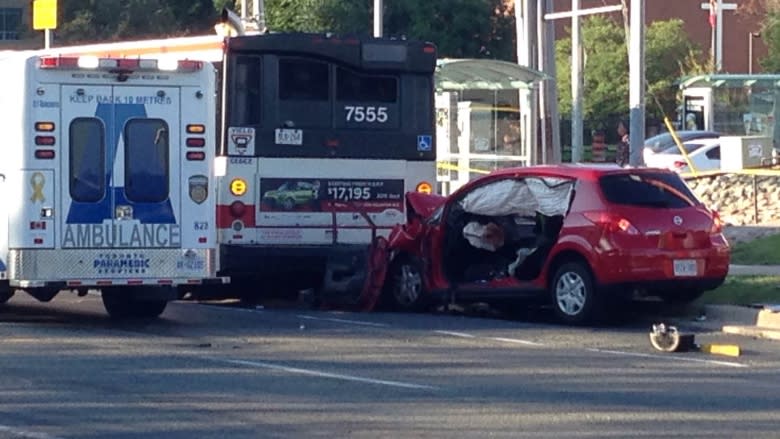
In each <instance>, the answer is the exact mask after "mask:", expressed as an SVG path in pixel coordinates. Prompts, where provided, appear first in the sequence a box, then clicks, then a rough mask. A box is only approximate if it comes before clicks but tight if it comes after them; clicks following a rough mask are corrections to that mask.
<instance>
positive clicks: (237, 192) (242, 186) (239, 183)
mask: <svg viewBox="0 0 780 439" xmlns="http://www.w3.org/2000/svg"><path fill="white" fill-rule="evenodd" d="M230 193H231V194H233V196H236V197H240V196H241V195H244V194H245V193H246V181H244V179H243V178H234V179H233V180H231V181H230Z"/></svg>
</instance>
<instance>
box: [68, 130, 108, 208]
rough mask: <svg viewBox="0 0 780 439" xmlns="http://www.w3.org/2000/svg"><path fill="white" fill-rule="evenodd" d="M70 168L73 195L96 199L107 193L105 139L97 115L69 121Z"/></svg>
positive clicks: (72, 196) (79, 198)
mask: <svg viewBox="0 0 780 439" xmlns="http://www.w3.org/2000/svg"><path fill="white" fill-rule="evenodd" d="M69 131H70V133H69V142H70V148H69V150H68V153H69V157H70V160H69V168H70V184H69V186H70V198H71V199H72V200H73V201H80V202H88V203H89V202H96V201H100V200H102V199H103V197H104V196H105V192H106V171H105V169H106V162H105V160H106V159H105V157H106V140H105V130H104V129H103V122H101V121H100V119H97V118H94V117H79V118H76V119H73V121H72V122H71V123H70V130H69Z"/></svg>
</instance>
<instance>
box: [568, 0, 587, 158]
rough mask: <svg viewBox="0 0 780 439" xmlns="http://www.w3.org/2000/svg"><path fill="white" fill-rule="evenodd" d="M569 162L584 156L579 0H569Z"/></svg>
mask: <svg viewBox="0 0 780 439" xmlns="http://www.w3.org/2000/svg"><path fill="white" fill-rule="evenodd" d="M571 12H572V14H573V15H572V16H571V99H572V103H571V162H572V163H578V162H581V161H582V159H583V157H584V151H583V150H584V146H583V138H582V130H583V126H584V123H583V120H582V99H583V94H582V89H583V85H584V77H583V74H582V67H583V66H582V41H581V38H580V30H581V29H580V16H579V12H580V0H571Z"/></svg>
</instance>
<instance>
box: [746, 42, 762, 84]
mask: <svg viewBox="0 0 780 439" xmlns="http://www.w3.org/2000/svg"><path fill="white" fill-rule="evenodd" d="M760 36H761V33H760V32H748V74H749V75H752V74H753V38H758V37H760Z"/></svg>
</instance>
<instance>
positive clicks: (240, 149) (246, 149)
mask: <svg viewBox="0 0 780 439" xmlns="http://www.w3.org/2000/svg"><path fill="white" fill-rule="evenodd" d="M227 137H228V154H229V155H249V156H253V155H255V129H254V128H250V127H229V128H228V136H227Z"/></svg>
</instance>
